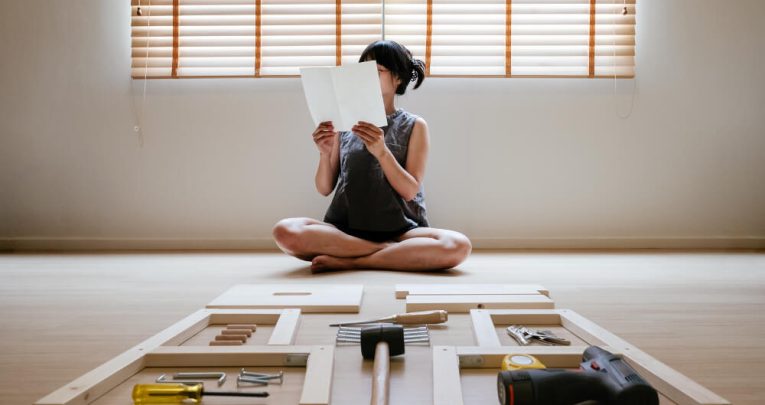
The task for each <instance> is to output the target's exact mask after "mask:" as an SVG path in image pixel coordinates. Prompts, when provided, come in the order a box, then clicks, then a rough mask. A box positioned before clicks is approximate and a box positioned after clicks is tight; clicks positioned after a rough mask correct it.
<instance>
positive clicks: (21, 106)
mask: <svg viewBox="0 0 765 405" xmlns="http://www.w3.org/2000/svg"><path fill="white" fill-rule="evenodd" d="M128 3H129V2H128V1H127V0H119V1H118V0H109V1H105V0H77V1H74V0H68V1H51V0H24V1H4V2H3V5H2V12H0V55H2V56H1V57H2V60H1V61H0V69H1V70H0V81H1V83H0V84H1V86H0V92H1V95H0V107H1V108H0V248H3V247H4V248H17V249H25V248H63V249H67V248H168V247H218V248H243V247H271V246H274V245H273V244H272V242H271V240H270V229H271V226H272V225H273V224H274V223H275V222H276V221H277V220H278V219H280V218H282V217H288V216H312V217H321V216H322V215H323V212H324V209H325V208H326V206H327V204H328V203H329V199H328V198H324V197H321V196H320V195H319V194H317V193H316V192H315V191H314V188H313V182H312V180H313V173H314V169H315V164H316V161H317V153H316V151H315V148H314V146H313V144H312V142H311V140H310V138H309V134H310V133H311V131H312V129H313V126H312V123H311V120H310V117H309V115H308V112H307V109H306V107H305V104H304V101H303V98H302V97H303V96H302V93H301V88H300V84H299V80H298V79H229V80H206V79H205V80H202V79H194V80H175V81H172V80H151V81H149V82H148V92H147V97H146V109H147V113H146V116H145V117H144V119H143V127H144V130H145V143H144V145H143V147H141V146H140V145H139V141H138V137H137V135H136V133H134V132H133V125H134V118H133V114H132V112H131V86H132V97H133V98H134V99H135V101H136V105H137V108H138V109H140V105H141V96H140V95H141V92H142V86H143V82H142V81H135V82H132V83H131V80H130V79H129V65H130V49H129V35H130V33H129V20H130V15H129V13H130V12H129V8H128V7H127V4H128ZM763 17H765V1H762V0H730V1H722V0H639V2H638V35H637V41H638V46H637V52H638V57H637V72H638V73H637V81H636V82H635V85H636V89H635V98H634V110H633V112H632V114H631V115H630V116H629V118H627V119H621V118H619V117H618V114H619V113H621V114H625V113H626V112H627V111H629V105H630V99H631V92H632V86H633V82H632V81H619V82H617V83H616V84H615V83H614V81H613V80H608V79H605V80H603V79H600V80H584V79H435V78H430V79H427V80H426V81H425V83H424V85H423V87H421V88H420V89H419V90H417V91H414V92H412V93H411V94H407V95H406V96H404V97H402V98H401V99H400V100H399V105H400V106H402V107H404V108H406V109H408V110H410V111H412V112H414V113H417V114H419V115H421V116H423V117H424V118H425V119H426V120H427V121H428V123H429V125H430V128H431V133H432V152H431V153H432V155H431V159H430V162H429V167H428V173H427V177H426V192H427V201H428V205H429V210H430V219H431V221H432V223H433V224H434V226H437V227H444V228H452V229H457V230H459V231H462V232H464V233H466V234H467V235H468V236H469V237H471V238H472V239H473V241H474V244H475V245H476V246H477V247H614V246H624V247H763V246H765V79H764V78H763V73H764V72H765V63H764V62H763V60H764V59H765V56H763V55H765V41H762V39H763V38H765V24H763V20H764V19H763Z"/></svg>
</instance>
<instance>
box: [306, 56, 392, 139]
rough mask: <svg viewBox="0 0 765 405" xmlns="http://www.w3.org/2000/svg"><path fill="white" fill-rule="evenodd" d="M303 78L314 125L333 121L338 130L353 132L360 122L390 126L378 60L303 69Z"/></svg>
mask: <svg viewBox="0 0 765 405" xmlns="http://www.w3.org/2000/svg"><path fill="white" fill-rule="evenodd" d="M300 79H301V80H302V82H303V92H304V93H305V100H306V102H307V103H308V109H309V110H310V111H311V117H313V122H314V124H315V125H317V126H318V125H319V124H320V123H322V122H324V121H332V124H333V125H334V127H335V131H350V130H351V127H353V126H354V125H356V123H357V122H359V121H366V122H370V123H372V124H374V125H377V126H378V127H383V126H386V125H388V121H387V119H386V117H385V106H384V105H383V98H382V91H381V90H380V78H379V76H378V75H377V62H375V61H373V60H371V61H367V62H361V63H354V64H350V65H346V66H336V67H306V68H300Z"/></svg>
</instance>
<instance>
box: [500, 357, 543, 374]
mask: <svg viewBox="0 0 765 405" xmlns="http://www.w3.org/2000/svg"><path fill="white" fill-rule="evenodd" d="M539 368H545V365H544V364H542V362H541V361H539V360H538V359H537V358H536V357H534V356H532V355H529V354H508V355H507V356H505V357H504V358H503V359H502V370H530V369H539Z"/></svg>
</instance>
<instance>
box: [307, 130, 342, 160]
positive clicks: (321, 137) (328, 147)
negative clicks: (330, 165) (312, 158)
mask: <svg viewBox="0 0 765 405" xmlns="http://www.w3.org/2000/svg"><path fill="white" fill-rule="evenodd" d="M337 135H338V132H336V131H335V127H334V126H332V121H325V122H322V123H321V124H319V126H317V127H316V130H314V131H313V135H312V136H313V142H314V143H315V144H316V147H317V148H319V153H320V154H322V155H327V156H329V155H330V154H331V153H332V151H333V150H334V148H335V147H336V143H335V141H336V140H337Z"/></svg>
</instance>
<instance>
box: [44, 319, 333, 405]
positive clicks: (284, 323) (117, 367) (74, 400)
mask: <svg viewBox="0 0 765 405" xmlns="http://www.w3.org/2000/svg"><path fill="white" fill-rule="evenodd" d="M299 319H300V310H299V309H285V310H252V309H250V310H242V309H202V310H199V311H197V312H195V313H193V314H191V315H189V316H187V317H186V318H184V319H182V320H181V321H179V322H177V323H176V324H174V325H172V326H170V327H169V328H167V329H165V330H163V331H161V332H159V333H158V334H156V335H154V336H152V337H151V338H149V339H147V340H145V341H143V342H141V343H140V344H138V345H136V346H134V347H132V348H130V349H128V350H127V351H125V352H123V353H122V354H120V355H118V356H117V357H115V358H113V359H111V360H109V361H107V362H106V363H104V364H102V365H101V366H99V367H97V368H95V369H93V370H92V371H90V372H88V373H86V374H84V375H82V376H81V377H79V378H77V379H75V380H74V381H72V382H71V383H69V384H67V385H65V386H63V387H61V388H60V389H58V390H56V391H54V392H53V393H51V394H50V395H48V396H46V397H45V398H43V399H41V400H40V401H38V402H37V403H36V405H70V404H90V403H92V402H93V401H95V400H96V399H98V398H99V397H101V396H102V395H104V394H105V393H106V392H108V391H109V390H111V389H112V388H114V387H115V386H117V385H119V384H121V383H122V382H123V381H125V380H127V379H128V378H130V377H131V376H132V375H134V374H136V373H138V372H140V371H141V370H142V369H144V368H146V367H157V366H159V364H157V363H156V362H157V361H158V360H154V359H155V358H162V355H163V354H165V353H182V355H181V356H182V357H187V358H191V357H193V356H194V355H195V354H196V353H209V354H218V355H219V357H214V358H215V359H222V358H225V356H227V354H226V353H229V355H230V353H240V354H243V355H250V354H252V353H254V354H252V356H255V355H256V354H263V355H262V356H260V357H257V359H258V360H259V361H260V363H258V364H257V365H261V366H268V365H271V363H274V365H277V364H276V363H279V361H278V359H288V358H289V359H291V358H294V357H295V356H296V355H298V354H300V355H301V356H303V357H304V358H307V356H308V353H309V352H310V351H311V350H312V349H311V350H309V349H310V347H308V346H304V347H297V348H296V347H295V346H288V345H291V344H292V343H294V341H295V335H296V333H297V327H298V322H299ZM234 323H255V324H261V325H274V328H273V332H272V333H271V337H270V339H269V341H268V345H267V346H179V345H181V344H183V343H184V342H186V341H188V340H189V339H190V338H192V337H193V336H194V335H196V334H197V333H199V332H200V331H202V330H204V329H205V328H207V327H209V326H211V325H225V324H234ZM325 350H326V349H322V352H323V351H325ZM269 353H270V354H272V355H273V356H272V357H273V359H271V358H269V357H267V355H268V354H269ZM320 355H321V356H325V354H323V353H321V354H320ZM321 356H320V357H321ZM253 358H254V357H253ZM247 359H248V357H246V356H245V357H242V360H243V362H244V363H247V361H248V360H247ZM264 359H271V360H269V361H270V362H271V363H268V364H261V363H263V360H264ZM274 359H275V360H274ZM282 363H283V362H282ZM191 365H194V364H187V365H186V366H191ZM198 365H199V366H204V365H205V364H198ZM225 365H226V364H223V363H222V364H218V366H225ZM246 365H256V364H241V366H246ZM278 365H284V364H278Z"/></svg>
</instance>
